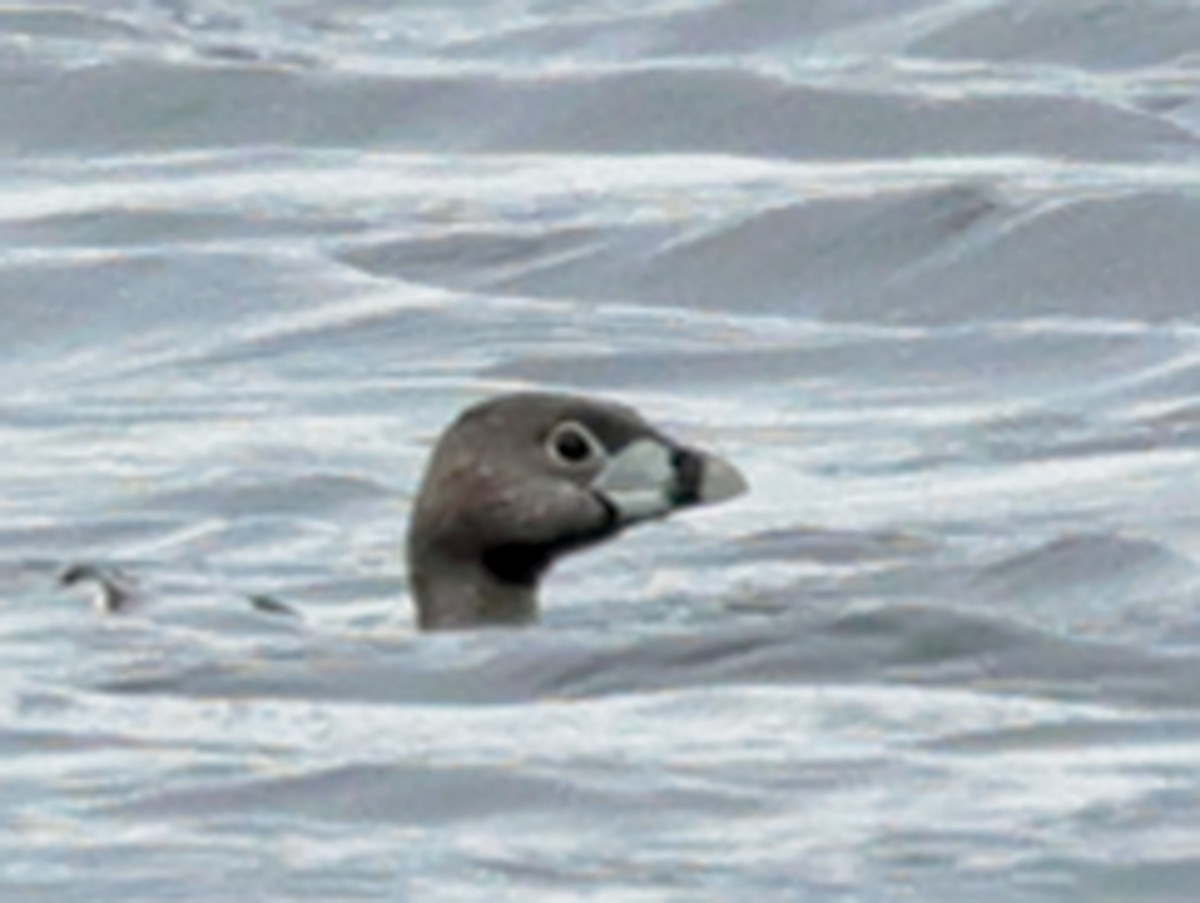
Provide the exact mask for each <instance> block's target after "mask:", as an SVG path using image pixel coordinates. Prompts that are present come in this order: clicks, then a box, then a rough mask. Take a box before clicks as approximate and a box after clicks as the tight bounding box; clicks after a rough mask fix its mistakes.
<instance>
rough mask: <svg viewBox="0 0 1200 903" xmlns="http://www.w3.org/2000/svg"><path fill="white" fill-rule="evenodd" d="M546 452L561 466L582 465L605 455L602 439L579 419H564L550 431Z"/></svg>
mask: <svg viewBox="0 0 1200 903" xmlns="http://www.w3.org/2000/svg"><path fill="white" fill-rule="evenodd" d="M546 454H548V455H549V456H550V460H552V461H554V463H556V464H558V465H559V466H561V467H581V466H583V465H585V464H590V463H592V462H593V461H598V460H600V459H602V458H604V457H605V454H604V447H603V446H602V445H601V444H600V441H599V440H598V439H597V438H596V437H595V436H594V435H592V431H591V430H589V429H588V428H587V427H586V426H584V425H583V424H582V423H579V422H578V421H577V420H564V421H563V422H562V423H560V424H558V425H557V426H556V427H554V429H552V430H551V431H550V435H549V436H547V437H546Z"/></svg>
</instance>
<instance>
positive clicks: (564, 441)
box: [554, 430, 591, 462]
mask: <svg viewBox="0 0 1200 903" xmlns="http://www.w3.org/2000/svg"><path fill="white" fill-rule="evenodd" d="M554 448H555V450H556V451H557V452H558V453H559V455H561V456H562V458H563V460H564V461H573V462H579V461H582V460H583V459H584V458H586V457H587V456H588V454H589V453H590V452H591V448H589V447H588V443H587V440H586V439H584V438H583V436H581V435H579V433H578V432H577V431H575V430H564V431H563V432H561V433H559V434H558V437H557V438H556V439H555V440H554Z"/></svg>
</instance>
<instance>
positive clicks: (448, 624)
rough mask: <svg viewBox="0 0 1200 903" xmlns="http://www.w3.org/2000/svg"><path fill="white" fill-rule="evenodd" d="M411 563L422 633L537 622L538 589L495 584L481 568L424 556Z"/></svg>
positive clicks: (473, 564)
mask: <svg viewBox="0 0 1200 903" xmlns="http://www.w3.org/2000/svg"><path fill="white" fill-rule="evenodd" d="M424 559H425V560H422V561H410V563H409V580H410V582H411V584H412V593H413V596H414V598H415V601H416V605H417V618H418V622H419V625H420V627H421V629H422V630H453V629H455V628H466V627H478V626H483V625H488V624H491V625H496V626H504V625H518V624H527V623H529V622H530V621H534V620H536V619H537V608H538V606H537V585H536V583H533V584H525V583H510V582H507V581H504V580H498V579H497V578H496V577H495V576H494V575H493V574H492V573H491V572H489V571H488V569H487V568H486V567H484V566H483V565H482V564H479V563H475V562H469V561H453V560H446V559H442V558H441V557H440V556H433V555H427V556H424Z"/></svg>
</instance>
